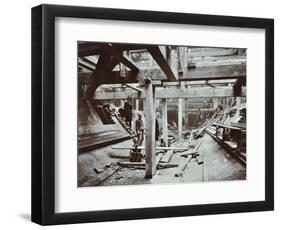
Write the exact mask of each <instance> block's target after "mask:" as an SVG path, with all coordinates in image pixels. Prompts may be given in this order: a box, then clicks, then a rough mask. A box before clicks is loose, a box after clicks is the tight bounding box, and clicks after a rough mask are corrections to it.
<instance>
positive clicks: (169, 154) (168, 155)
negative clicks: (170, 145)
mask: <svg viewBox="0 0 281 230" xmlns="http://www.w3.org/2000/svg"><path fill="white" fill-rule="evenodd" d="M173 154H174V151H173V150H168V151H167V152H165V154H164V155H163V156H162V159H161V160H160V162H161V163H168V162H170V161H171V158H172V156H173Z"/></svg>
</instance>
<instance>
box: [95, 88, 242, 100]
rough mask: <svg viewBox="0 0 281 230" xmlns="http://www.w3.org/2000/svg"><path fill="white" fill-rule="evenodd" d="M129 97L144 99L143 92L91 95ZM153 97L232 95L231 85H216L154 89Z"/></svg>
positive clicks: (101, 97)
mask: <svg viewBox="0 0 281 230" xmlns="http://www.w3.org/2000/svg"><path fill="white" fill-rule="evenodd" d="M128 97H131V98H132V99H145V93H144V92H142V93H138V92H131V91H124V92H102V93H101V92H96V93H95V94H94V95H93V99H94V100H110V99H114V100H125V99H128ZM155 97H156V98H157V99H165V98H166V99H171V98H210V97H234V92H233V89H232V87H229V86H227V87H220V88H219V87H217V88H206V87H198V88H190V89H177V88H165V89H156V91H155ZM241 97H246V87H242V92H241Z"/></svg>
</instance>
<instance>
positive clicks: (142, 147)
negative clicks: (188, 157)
mask: <svg viewBox="0 0 281 230" xmlns="http://www.w3.org/2000/svg"><path fill="white" fill-rule="evenodd" d="M111 148H112V149H138V150H145V146H137V147H127V146H112V147H111ZM155 149H156V150H186V151H187V150H188V149H189V147H186V148H184V147H176V146H171V147H162V146H158V147H155Z"/></svg>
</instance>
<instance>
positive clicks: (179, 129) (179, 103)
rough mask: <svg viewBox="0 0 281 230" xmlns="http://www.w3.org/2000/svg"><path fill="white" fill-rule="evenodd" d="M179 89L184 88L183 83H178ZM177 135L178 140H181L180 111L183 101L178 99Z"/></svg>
mask: <svg viewBox="0 0 281 230" xmlns="http://www.w3.org/2000/svg"><path fill="white" fill-rule="evenodd" d="M180 87H181V88H182V89H183V88H184V84H183V82H181V83H180ZM178 100H179V102H178V134H179V139H181V138H182V115H183V113H182V111H183V99H182V98H179V99H178Z"/></svg>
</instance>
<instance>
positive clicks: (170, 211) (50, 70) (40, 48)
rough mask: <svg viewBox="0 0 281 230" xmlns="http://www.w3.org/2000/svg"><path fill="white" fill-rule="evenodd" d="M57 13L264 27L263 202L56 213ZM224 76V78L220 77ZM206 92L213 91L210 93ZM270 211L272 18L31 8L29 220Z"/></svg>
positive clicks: (64, 221) (67, 221)
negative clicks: (30, 183) (30, 194)
mask: <svg viewBox="0 0 281 230" xmlns="http://www.w3.org/2000/svg"><path fill="white" fill-rule="evenodd" d="M58 17H71V18H74V19H75V18H87V19H103V20H125V21H138V22H153V23H170V24H188V25H193V26H196V25H205V26H224V27H236V28H258V29H263V30H265V57H264V59H265V76H266V78H265V111H261V112H265V150H260V151H262V152H263V153H264V155H265V175H264V179H265V181H264V187H265V191H264V194H265V197H264V200H254V201H246V202H233V203H220V204H201V205H199V204H197V205H181V206H169V207H153V208H135V209H121V210H103V211H97V210H92V211H86V212H79V211H77V212H67V213H66V212H60V213H58V212H56V209H55V201H56V199H57V197H56V194H55V149H56V144H57V143H56V141H55V136H56V135H55V88H56V85H55V82H56V79H55V76H56V74H55V19H56V18H58ZM85 47H86V46H85ZM83 52H84V53H83V55H84V56H87V55H86V53H87V52H88V54H89V53H92V51H89V50H86V48H85V51H83ZM79 55H80V52H79ZM97 68H98V65H97ZM224 79H227V78H225V77H224ZM201 80H202V79H201ZM207 80H209V79H207ZM111 83H112V82H111ZM119 83H120V82H119ZM232 93H233V92H229V94H230V95H232ZM242 93H243V92H242ZM156 94H157V93H156ZM92 95H93V94H92ZM92 95H91V96H92ZM179 95H181V93H179ZM210 95H213V94H212V93H210ZM74 125H75V124H74ZM265 153H266V154H265ZM93 199H94V198H93ZM183 199H184V198H183ZM94 208H95V207H93V209H94ZM273 209H274V21H273V20H272V19H261V18H245V17H226V16H214V15H212V16H211V15H200V14H182V13H170V12H151V11H138V10H121V9H102V8H90V7H75V6H56V5H40V6H37V7H34V8H33V9H32V211H31V213H32V214H31V218H32V221H33V222H36V223H38V224H42V225H53V224H70V223H84V222H98V221H116V220H128V219H143V218H161V217H162V218H163V217H176V216H187V215H206V214H219V213H237V212H250V211H266V210H273Z"/></svg>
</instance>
